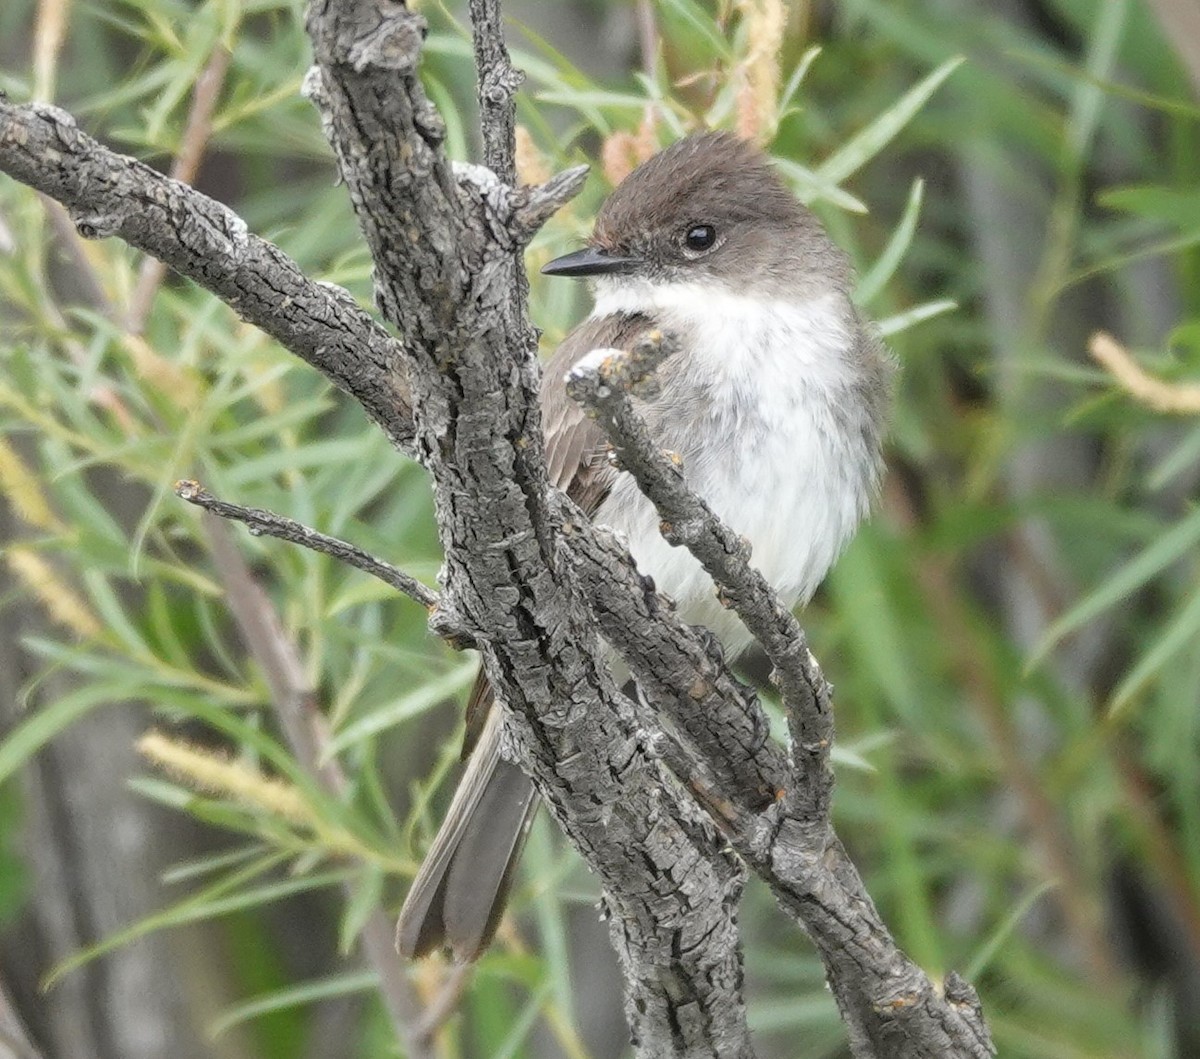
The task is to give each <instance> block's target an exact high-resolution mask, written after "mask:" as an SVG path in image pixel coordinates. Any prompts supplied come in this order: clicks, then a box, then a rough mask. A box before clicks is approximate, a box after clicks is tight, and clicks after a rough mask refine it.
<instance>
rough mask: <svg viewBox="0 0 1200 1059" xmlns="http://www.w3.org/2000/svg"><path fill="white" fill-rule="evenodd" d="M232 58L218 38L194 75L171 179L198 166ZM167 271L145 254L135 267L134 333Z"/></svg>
mask: <svg viewBox="0 0 1200 1059" xmlns="http://www.w3.org/2000/svg"><path fill="white" fill-rule="evenodd" d="M232 58H233V53H232V52H231V51H230V50H229V49H228V48H227V47H225V45H224V44H222V43H220V42H218V43H217V45H216V46H215V47H214V48H213V51H212V54H211V55H210V56H209V57H208V62H207V64H206V65H205V67H204V69H203V70H202V71H201V73H200V76H199V77H198V78H197V79H196V87H195V89H194V90H193V91H192V105H191V108H190V110H189V111H188V116H187V122H186V123H185V125H184V127H183V136H182V138H181V139H180V141H179V153H178V154H177V155H176V156H175V163H174V164H173V165H172V166H171V179H172V180H178V181H180V182H181V183H184V184H190V183H192V181H193V180H194V179H195V177H196V173H197V172H198V171H199V169H200V163H201V161H202V160H203V158H204V152H205V151H206V150H207V148H208V141H209V138H210V137H211V136H212V127H213V124H212V119H213V113H214V111H215V110H216V107H217V99H218V98H219V96H220V94H221V86H222V85H223V84H224V83H225V74H226V72H227V71H228V70H229V62H230V60H231V59H232ZM166 274H167V266H166V265H164V264H163V263H162V262H161V261H159V260H158V258H155V257H147V258H146V259H145V260H144V261H143V262H142V267H141V269H140V270H139V271H138V278H137V286H136V287H134V289H133V294H132V296H131V297H130V299H129V314H128V317H127V320H126V327H127V328H128V329H129V330H130V331H132V332H133V333H134V334H140V333H141V331H142V329H143V328H144V327H145V326H146V317H148V316H149V315H150V309H151V307H152V306H153V305H154V296H155V294H157V293H158V288H159V287H160V286H161V285H162V281H163V278H164V277H165V276H166Z"/></svg>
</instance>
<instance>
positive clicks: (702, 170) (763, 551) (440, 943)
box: [397, 132, 891, 960]
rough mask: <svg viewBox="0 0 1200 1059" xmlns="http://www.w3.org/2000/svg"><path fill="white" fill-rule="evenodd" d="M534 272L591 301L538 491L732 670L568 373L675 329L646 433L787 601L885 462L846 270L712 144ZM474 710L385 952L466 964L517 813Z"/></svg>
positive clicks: (717, 607) (488, 925)
mask: <svg viewBox="0 0 1200 1059" xmlns="http://www.w3.org/2000/svg"><path fill="white" fill-rule="evenodd" d="M542 271H543V272H544V273H546V274H547V275H551V276H578V277H585V278H587V279H590V280H591V281H592V286H593V288H594V293H595V307H594V308H593V309H592V313H591V315H590V316H589V317H588V318H587V319H586V320H585V321H584V322H583V323H581V324H580V325H579V326H578V327H576V328H575V330H573V331H572V332H571V333H570V334H569V335H567V337H566V338H565V339H564V340H563V343H562V345H561V346H559V348H558V350H557V352H556V353H555V354H554V356H553V357H552V358H551V360H550V362H549V363H548V364H547V366H546V372H545V376H544V378H543V382H542V394H541V404H542V418H543V421H544V428H545V431H546V461H547V464H548V466H549V471H550V480H551V481H552V482H553V483H554V484H555V485H556V486H558V487H559V488H560V489H564V490H566V492H567V493H568V494H569V495H570V496H571V497H572V498H573V499H574V500H575V501H576V502H577V503H578V504H579V505H580V506H581V507H582V508H583V509H584V510H585V511H586V512H587V513H588V514H590V515H591V516H592V519H593V520H594V521H595V522H597V523H602V524H604V525H606V526H610V527H612V528H613V529H615V530H618V531H619V532H620V533H622V534H623V535H624V536H625V538H626V539H627V541H628V542H629V548H630V551H631V552H632V553H633V556H634V558H635V559H636V560H637V564H638V567H639V568H640V569H641V570H642V572H643V573H646V574H649V575H650V576H651V577H652V578H653V579H654V583H655V584H656V585H657V586H658V588H659V589H660V590H661V591H662V592H665V593H666V594H667V595H669V596H671V597H672V598H673V599H674V600H675V601H676V603H677V605H678V608H679V612H680V614H681V615H682V617H683V618H684V620H685V621H688V622H690V623H693V624H697V625H704V626H707V627H708V628H709V629H710V630H712V631H713V632H714V633H715V634H716V635H717V636H718V637H719V638H720V639H721V641H722V643H723V644H724V648H725V652H726V656H727V657H730V658H732V657H735V656H736V655H737V654H739V653H740V652H741V651H742V650H743V649H744V648H745V647H746V646H747V644H748V643H749V641H750V636H749V634H748V633H747V632H746V630H745V628H744V627H743V626H742V625H741V623H740V622H739V621H738V619H737V618H736V616H735V615H734V614H733V613H732V612H731V611H729V610H727V609H726V608H725V607H723V606H721V604H720V603H719V602H718V600H717V596H716V591H715V589H714V586H713V583H712V580H711V579H710V578H709V576H708V575H707V574H706V573H705V572H704V571H703V570H702V569H701V567H700V565H699V563H697V562H696V560H695V559H694V558H692V556H691V554H690V553H689V552H688V551H687V550H686V549H683V548H676V547H672V546H671V545H669V544H668V543H667V542H666V541H665V540H664V539H663V537H662V535H661V534H660V532H659V518H658V515H657V514H656V513H655V510H654V507H653V505H652V504H650V502H649V501H648V500H646V498H645V497H643V496H642V494H641V493H640V492H639V490H638V487H637V485H636V484H635V483H634V481H633V479H632V478H631V477H630V476H629V475H628V474H625V473H622V472H620V471H618V470H616V469H615V468H614V467H613V466H612V465H611V464H610V462H609V460H608V459H607V454H606V442H605V438H604V435H603V433H602V432H601V429H600V428H599V427H598V426H597V425H596V423H595V422H593V421H592V420H591V419H589V418H587V416H585V415H584V413H583V410H582V409H581V408H580V407H579V405H578V404H576V403H575V402H574V401H573V400H571V399H570V398H569V397H568V396H567V393H566V388H565V377H566V375H567V372H568V371H569V370H570V369H571V367H572V366H573V365H574V364H575V363H576V361H578V360H579V358H580V357H582V356H584V355H585V354H587V353H589V352H591V351H592V350H594V349H598V348H611V347H615V348H618V349H628V348H630V346H632V344H633V343H634V342H635V341H636V340H637V339H638V338H639V336H641V335H642V334H643V333H644V332H646V331H647V330H650V329H652V328H658V329H660V330H662V331H669V332H673V333H674V334H676V335H677V336H678V338H679V340H680V348H679V351H678V352H677V353H676V354H674V356H673V357H672V358H670V359H669V360H668V361H667V362H666V363H665V364H664V365H663V366H662V368H661V369H660V370H659V373H658V374H659V381H660V383H661V386H660V388H659V394H658V396H657V397H656V398H655V399H654V400H652V401H647V402H645V403H644V405H643V408H642V411H643V413H644V415H645V417H646V420H647V422H648V423H649V425H650V428H651V430H652V432H653V433H654V435H655V436H656V438H657V440H658V442H659V443H660V444H661V445H662V447H663V448H665V449H669V450H671V451H673V452H677V453H679V455H680V456H681V457H682V458H683V471H684V475H685V477H686V478H687V481H688V483H689V484H690V485H691V486H692V488H693V489H695V490H696V492H697V493H699V494H700V495H701V496H702V497H704V499H705V500H707V501H708V503H709V505H710V506H711V507H712V508H713V510H714V511H715V512H716V513H717V515H719V516H720V517H721V518H722V519H723V520H724V521H725V522H726V523H727V524H728V525H729V526H730V527H731V528H733V529H734V530H736V531H737V532H738V533H740V534H741V535H742V536H743V537H745V538H746V539H747V540H748V541H749V542H750V544H751V547H752V558H751V561H752V562H753V563H754V564H755V565H756V566H757V567H758V569H759V570H761V571H762V573H763V574H764V575H765V576H766V578H767V580H768V581H770V582H771V584H772V585H773V586H774V587H775V589H776V591H778V592H779V594H780V595H781V596H782V597H783V599H784V601H785V602H787V603H788V604H789V605H792V604H795V603H797V602H800V601H807V600H808V598H809V597H810V596H811V595H812V593H813V591H814V590H815V589H816V587H817V585H818V584H819V583H820V581H821V579H822V578H823V577H824V576H825V573H826V571H827V570H828V569H829V567H830V566H831V565H832V563H833V561H834V560H835V559H836V558H837V555H838V553H839V552H840V551H841V549H842V547H843V545H844V544H845V543H846V541H847V540H848V539H849V538H850V536H851V534H853V532H854V530H855V527H856V526H857V525H858V523H859V521H860V520H861V519H862V518H863V517H864V516H865V515H866V514H867V511H868V508H869V506H870V502H871V498H872V496H873V494H874V492H875V489H876V486H877V484H878V481H879V476H880V471H881V466H882V463H881V456H880V446H881V440H882V434H883V430H884V420H885V416H886V411H887V405H888V382H889V377H890V374H891V363H890V360H889V357H888V355H887V353H886V352H885V350H884V348H883V346H882V345H881V343H880V342H879V339H878V338H877V337H876V336H875V334H874V332H873V331H872V329H871V328H870V327H869V326H868V325H866V324H865V323H864V321H863V320H862V318H861V317H860V316H859V314H858V312H857V311H856V309H855V308H854V304H853V303H852V302H851V300H850V289H851V273H850V267H849V264H848V262H847V260H846V257H845V255H844V254H843V253H842V252H841V251H840V250H839V249H838V248H837V247H835V246H834V245H833V243H832V242H830V240H829V237H828V236H827V235H826V234H825V232H824V230H823V229H822V227H821V225H820V223H819V222H818V221H817V219H816V218H815V217H814V216H813V215H812V213H810V212H809V211H808V210H807V209H805V207H803V206H802V205H801V204H800V203H799V202H797V201H796V199H795V197H794V196H793V195H792V194H791V193H790V192H789V191H788V189H787V187H786V186H785V185H784V183H783V181H782V180H781V179H780V177H779V175H778V174H777V173H776V171H775V170H774V169H773V168H772V166H771V164H770V162H769V161H768V159H767V157H766V156H765V155H764V154H763V153H762V152H761V151H759V150H758V149H757V148H756V147H754V146H753V145H751V144H749V143H747V142H745V141H743V140H740V139H738V138H737V137H735V136H732V135H729V134H728V133H720V132H716V133H704V134H701V135H695V136H689V137H688V138H687V139H685V140H682V141H680V142H679V143H676V144H675V145H674V146H672V147H669V148H668V149H667V150H665V151H663V152H661V153H660V154H658V155H655V156H654V157H653V158H651V159H650V160H649V161H648V162H646V163H645V164H643V165H641V166H639V167H638V168H637V169H635V170H634V171H633V172H632V173H631V174H630V175H629V176H628V177H627V178H626V179H625V180H624V181H623V182H622V183H621V185H620V186H619V187H618V188H617V189H616V190H615V191H614V192H613V193H612V195H611V196H610V197H609V199H608V200H607V201H606V202H605V203H604V206H603V207H602V208H601V210H600V213H599V215H598V216H597V218H596V227H595V231H594V232H593V234H592V238H591V240H590V241H589V243H588V245H587V247H586V248H585V249H583V250H580V251H578V252H576V253H573V254H567V255H566V256H565V257H560V258H558V259H557V260H555V261H552V262H551V263H550V264H548V265H547V266H546V267H545V268H543V269H542ZM491 704H492V694H491V690H490V688H489V687H488V685H487V682H486V680H484V679H483V675H482V673H481V674H480V678H479V679H478V680H477V681H476V685H475V690H474V691H473V693H472V695H471V701H470V703H469V704H468V708H467V729H468V737H467V747H466V748H465V752H466V753H469V754H470V757H469V760H468V762H467V766H466V770H465V773H464V775H463V778H462V780H461V781H460V784H459V787H458V790H457V792H456V793H455V796H454V799H453V802H452V803H451V806H450V810H449V812H448V813H447V816H446V820H445V821H444V823H443V824H442V827H441V829H440V830H439V831H438V834H437V836H436V838H435V839H434V841H433V845H432V846H431V847H430V851H429V854H428V856H427V858H426V860H425V862H424V864H423V865H422V866H421V870H420V872H419V873H418V875H417V877H416V879H415V880H414V882H413V885H412V888H411V889H410V890H409V893H408V898H407V900H406V901H405V903H404V908H403V910H402V911H401V913H400V922H399V926H398V929H397V945H398V947H399V949H400V951H401V953H403V954H404V955H406V956H409V957H413V956H421V955H424V954H425V953H427V952H430V951H432V950H434V949H437V948H441V947H448V948H449V949H450V950H451V951H452V952H453V954H454V956H455V957H456V958H457V959H460V960H472V959H475V958H476V957H477V956H479V955H480V953H482V951H483V950H484V949H485V948H486V947H487V946H488V944H489V943H490V941H491V939H492V936H493V934H494V933H495V930H496V927H497V925H498V924H499V920H500V916H501V913H502V912H503V908H504V901H505V898H506V897H507V893H508V887H509V884H510V882H511V877H512V873H513V870H514V868H515V866H516V862H517V859H518V857H519V855H520V852H521V847H522V844H523V840H524V837H525V834H526V832H527V830H528V827H529V823H530V821H531V819H532V816H533V811H534V809H535V808H536V801H535V797H534V792H533V788H532V786H531V785H530V783H529V780H528V779H527V778H526V777H525V775H524V774H523V773H522V772H521V771H520V769H519V768H517V766H516V765H514V764H512V763H510V762H508V761H505V760H504V759H503V758H502V757H501V755H500V711H498V710H493V709H490V706H491Z"/></svg>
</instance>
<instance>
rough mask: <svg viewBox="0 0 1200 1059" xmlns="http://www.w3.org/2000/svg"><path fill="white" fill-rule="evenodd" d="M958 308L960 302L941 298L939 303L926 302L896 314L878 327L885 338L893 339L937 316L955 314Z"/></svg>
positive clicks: (882, 321)
mask: <svg viewBox="0 0 1200 1059" xmlns="http://www.w3.org/2000/svg"><path fill="white" fill-rule="evenodd" d="M957 308H958V302H956V301H953V300H951V299H950V298H939V299H938V300H937V301H931V302H925V304H924V305H916V306H914V307H913V308H911V309H906V310H905V311H904V312H902V313H896V315H895V316H889V317H887V318H886V319H884V320H880V321H879V323H878V324H877V325H876V326H877V327H878V328H879V333H880V334H881V335H882V336H883V337H884V338H891V337H892V336H893V335H898V334H900V332H901V331H907V330H909V328H912V327H916V326H917V324H919V323H923V322H924V321H926V320H932V319H933V318H934V317H935V316H942V315H943V314H944V313H948V312H953V311H954V310H955V309H957Z"/></svg>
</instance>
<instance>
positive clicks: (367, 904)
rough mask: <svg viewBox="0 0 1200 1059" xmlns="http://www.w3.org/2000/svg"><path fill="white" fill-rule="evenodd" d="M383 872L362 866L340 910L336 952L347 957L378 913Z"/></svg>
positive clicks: (372, 865) (374, 867) (381, 893)
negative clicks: (374, 914)
mask: <svg viewBox="0 0 1200 1059" xmlns="http://www.w3.org/2000/svg"><path fill="white" fill-rule="evenodd" d="M383 882H384V871H383V869H382V868H380V867H378V866H377V865H374V864H367V865H364V866H363V870H362V871H361V872H360V873H359V875H358V878H356V879H355V880H354V882H353V883H351V885H350V899H349V900H348V901H347V902H346V905H345V908H344V909H343V910H342V918H341V923H340V924H339V926H338V952H340V953H341V954H342V955H343V956H349V955H350V953H351V951H352V950H353V949H354V943H355V941H357V940H358V935H359V934H361V933H362V929H363V927H364V926H365V925H366V923H367V920H368V919H370V918H371V915H372V914H373V913H374V912H377V911H379V909H380V907H381V903H382V901H383Z"/></svg>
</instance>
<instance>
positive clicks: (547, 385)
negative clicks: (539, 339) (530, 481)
mask: <svg viewBox="0 0 1200 1059" xmlns="http://www.w3.org/2000/svg"><path fill="white" fill-rule="evenodd" d="M651 326H652V324H651V321H650V319H649V317H646V316H642V315H641V314H637V313H622V314H620V315H614V316H606V317H602V318H600V319H588V320H584V321H583V323H581V324H580V325H579V326H578V327H576V328H575V329H574V330H573V331H572V332H571V333H570V334H569V335H567V337H566V338H564V339H563V341H562V345H560V346H559V347H558V349H557V350H555V353H554V356H553V357H551V358H550V360H549V362H548V363H547V364H546V370H545V372H544V374H543V377H542V425H543V429H544V430H545V432H546V466H547V468H548V470H549V472H550V481H551V482H553V483H554V485H556V486H557V487H558V488H559V489H562V490H564V491H565V492H566V494H567V495H568V496H569V497H570V498H571V499H572V500H574V501H575V503H577V504H578V505H579V506H580V507H581V508H583V510H584V511H586V512H587V513H588V514H589V515H590V514H593V513H594V512H595V511H596V509H597V508H598V507H599V506H600V505H601V503H603V501H604V498H605V497H606V496H607V495H608V491H609V489H611V488H612V484H613V481H614V480H615V479H616V476H617V472H616V471H615V470H614V469H613V467H612V466H611V465H610V464H609V462H608V458H607V455H606V448H607V441H606V439H605V437H604V432H603V431H602V430H601V429H600V428H599V427H598V426H597V425H596V423H595V421H594V420H592V419H589V418H588V417H587V416H586V415H585V414H584V411H583V408H582V407H581V406H580V405H579V404H578V402H576V401H573V400H571V398H570V397H568V396H567V390H566V385H565V378H566V375H567V372H569V371H570V370H571V368H572V367H573V366H574V365H575V363H576V362H577V361H578V360H579V359H580V358H581V357H583V356H586V355H587V354H588V353H590V352H591V351H592V350H594V349H610V348H611V349H629V348H630V347H631V346H632V345H633V344H634V343H635V342H636V341H637V340H638V338H640V337H641V335H642V334H643V333H644V332H646V331H648V330H649V329H650V327H651Z"/></svg>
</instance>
